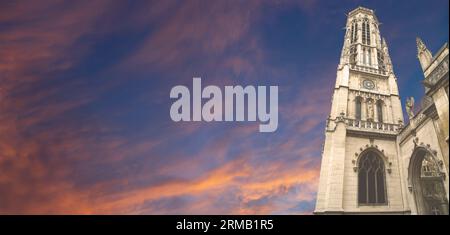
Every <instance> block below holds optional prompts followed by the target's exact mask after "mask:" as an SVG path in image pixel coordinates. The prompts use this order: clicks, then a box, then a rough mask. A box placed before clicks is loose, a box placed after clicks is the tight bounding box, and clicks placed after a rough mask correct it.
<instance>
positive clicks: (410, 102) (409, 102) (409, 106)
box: [406, 97, 414, 120]
mask: <svg viewBox="0 0 450 235" xmlns="http://www.w3.org/2000/svg"><path fill="white" fill-rule="evenodd" d="M406 113H408V117H409V120H411V119H413V118H414V97H409V98H407V99H406Z"/></svg>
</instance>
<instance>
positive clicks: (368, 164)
mask: <svg viewBox="0 0 450 235" xmlns="http://www.w3.org/2000/svg"><path fill="white" fill-rule="evenodd" d="M379 26H380V23H379V21H378V19H377V17H376V15H375V14H374V11H373V10H370V9H367V8H363V7H358V8H357V9H355V10H353V11H351V12H350V13H349V14H348V18H347V24H346V33H345V39H344V45H343V48H342V53H341V57H340V63H339V65H338V69H337V75H336V83H335V87H334V91H333V97H332V106H331V112H330V115H329V117H328V119H327V124H326V130H325V143H324V145H323V151H322V164H321V171H320V180H319V189H318V193H317V202H316V209H315V212H314V213H315V214H448V197H449V181H448V172H449V165H448V155H449V148H448V144H449V142H448V141H449V126H448V121H449V98H448V95H449V91H448V90H449V84H448V44H447V43H446V44H445V45H444V46H443V47H442V48H441V49H440V50H439V51H438V52H437V53H436V54H435V55H434V56H433V55H432V54H431V52H430V51H429V50H428V49H427V48H426V46H425V44H424V43H423V42H422V41H421V40H420V39H417V48H418V59H419V61H420V64H421V67H422V69H423V72H424V79H423V81H422V84H423V86H424V88H425V96H424V97H425V98H424V100H423V102H422V104H421V107H420V109H419V110H416V109H415V108H414V100H413V99H412V98H411V99H408V100H407V103H406V110H407V114H408V116H409V119H408V120H409V121H408V123H407V124H406V123H405V121H404V116H403V109H402V104H401V98H400V94H399V91H398V85H397V78H396V76H395V73H394V69H393V66H392V62H391V59H390V56H389V50H388V45H387V43H386V40H385V39H384V38H382V37H381V35H380V31H379ZM417 84H418V85H420V83H419V81H418V82H417Z"/></svg>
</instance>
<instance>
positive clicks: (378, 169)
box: [358, 151, 386, 205]
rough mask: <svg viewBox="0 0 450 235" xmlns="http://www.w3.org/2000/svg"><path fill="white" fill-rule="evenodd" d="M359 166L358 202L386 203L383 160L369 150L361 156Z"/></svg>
mask: <svg viewBox="0 0 450 235" xmlns="http://www.w3.org/2000/svg"><path fill="white" fill-rule="evenodd" d="M358 165H359V167H358V203H359V204H372V205H373V204H385V203H386V182H385V170H384V162H383V160H382V159H381V158H380V157H379V156H378V155H377V154H376V153H374V152H372V151H369V152H368V153H366V154H365V155H363V156H361V159H360V160H359V164H358Z"/></svg>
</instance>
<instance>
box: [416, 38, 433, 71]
mask: <svg viewBox="0 0 450 235" xmlns="http://www.w3.org/2000/svg"><path fill="white" fill-rule="evenodd" d="M416 44H417V58H418V59H419V62H420V66H421V67H422V70H423V71H425V70H426V69H427V68H428V66H429V65H430V64H431V60H432V59H433V55H432V54H431V52H430V50H428V48H427V47H426V46H425V43H423V41H422V39H420V38H419V37H417V38H416Z"/></svg>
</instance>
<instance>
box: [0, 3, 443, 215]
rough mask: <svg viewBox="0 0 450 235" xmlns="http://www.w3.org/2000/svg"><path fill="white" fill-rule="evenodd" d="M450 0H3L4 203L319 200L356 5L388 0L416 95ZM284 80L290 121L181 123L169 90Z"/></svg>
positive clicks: (267, 205)
mask: <svg viewBox="0 0 450 235" xmlns="http://www.w3.org/2000/svg"><path fill="white" fill-rule="evenodd" d="M448 5H449V2H448V1H447V0H428V1H410V0H408V1H407V0H400V1H399V0H396V1H394V0H386V1H318V0H305V1H285V0H279V1H259V0H246V1H239V0H230V1H224V0H212V1H201V0H198V1H197V0H185V1H172V0H170V1H130V2H128V1H119V0H113V1H107V0H93V1H85V0H80V1H59V0H52V1H50V0H42V1H9V0H2V1H0V214H311V213H312V211H313V210H314V205H315V198H316V192H317V183H318V180H319V170H320V160H321V156H320V154H321V146H322V143H323V141H324V128H325V126H324V125H325V120H326V118H327V116H328V114H329V111H330V105H331V103H330V101H331V95H332V88H333V85H334V82H335V78H336V69H337V65H338V63H339V56H340V51H341V48H342V44H343V37H344V30H343V28H344V26H345V23H346V13H348V12H349V11H351V10H352V9H354V8H356V7H358V6H364V7H367V8H371V9H374V10H375V12H376V15H377V17H378V19H379V20H380V22H381V23H382V25H381V27H380V29H381V34H382V36H384V37H385V38H386V41H387V43H388V45H389V51H390V55H391V59H392V62H393V66H394V71H395V74H396V76H397V78H398V84H399V89H400V96H401V99H402V102H403V103H404V101H405V100H406V97H409V96H414V97H415V98H416V100H420V99H421V97H422V96H423V87H422V85H421V80H422V79H423V74H422V71H421V68H420V64H419V62H418V60H417V59H416V44H415V38H416V37H417V36H419V37H421V38H422V39H423V41H424V42H425V44H426V45H427V46H428V48H429V49H430V50H431V51H432V52H433V53H435V52H437V51H438V50H439V48H440V47H441V46H442V45H443V44H444V43H445V42H447V41H448V34H449V31H448V29H449V27H448V20H449V14H448V7H449V6H448ZM193 77H201V78H202V83H203V86H206V85H217V86H219V87H223V86H225V85H242V86H246V85H254V86H259V85H262V86H269V85H276V86H278V87H279V125H278V129H277V131H276V132H273V133H261V132H259V131H258V126H259V123H257V122H231V123H225V122H211V123H207V122H173V121H172V120H171V119H170V106H171V104H172V102H173V100H171V99H170V97H169V94H170V89H171V88H172V87H174V86H176V85H185V86H187V87H191V86H192V78H193Z"/></svg>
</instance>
